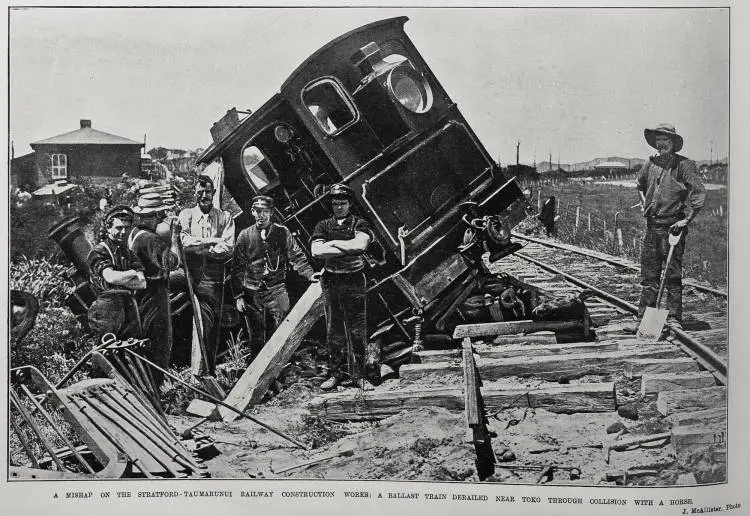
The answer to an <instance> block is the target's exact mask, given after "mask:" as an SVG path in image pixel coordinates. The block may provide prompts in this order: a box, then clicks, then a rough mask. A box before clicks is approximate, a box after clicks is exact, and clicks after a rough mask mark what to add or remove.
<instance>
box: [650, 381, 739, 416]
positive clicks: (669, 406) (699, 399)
mask: <svg viewBox="0 0 750 516" xmlns="http://www.w3.org/2000/svg"><path fill="white" fill-rule="evenodd" d="M726 404H727V389H726V387H707V388H705V389H688V390H684V391H667V392H661V393H659V397H658V398H657V399H656V409H657V410H658V411H659V413H661V415H662V416H668V415H670V414H674V413H675V412H690V411H695V410H708V409H711V408H716V407H725V406H726Z"/></svg>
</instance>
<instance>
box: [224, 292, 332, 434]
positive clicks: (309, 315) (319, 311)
mask: <svg viewBox="0 0 750 516" xmlns="http://www.w3.org/2000/svg"><path fill="white" fill-rule="evenodd" d="M322 315H323V297H322V291H321V288H320V283H312V284H310V286H309V287H308V288H307V291H305V293H304V294H303V295H302V297H301V298H300V299H299V301H297V303H296V304H295V305H294V306H293V307H292V309H291V311H290V312H289V314H288V315H287V316H286V318H285V319H284V320H283V321H282V322H281V324H280V325H279V327H278V328H277V329H276V331H275V332H274V333H273V335H271V338H270V339H269V340H268V342H266V345H265V346H263V349H261V351H260V353H259V354H258V356H257V357H256V358H255V360H253V362H252V363H251V364H250V367H248V368H247V370H245V372H244V373H243V375H242V376H241V377H240V379H239V381H238V382H237V383H236V384H235V386H234V388H232V390H231V392H230V393H229V396H227V398H226V400H224V401H225V402H226V403H228V404H229V405H232V406H233V407H236V408H237V409H239V410H242V411H245V410H246V409H247V408H248V407H249V406H251V405H253V404H256V403H258V402H259V401H260V400H261V399H262V398H263V395H264V394H265V393H266V391H267V390H268V387H269V386H270V385H271V383H272V382H273V381H274V380H275V379H276V377H277V376H278V375H279V373H280V372H281V370H282V369H283V368H284V366H285V365H286V363H287V362H288V361H289V358H291V356H292V354H293V353H294V352H295V350H296V349H297V347H299V345H300V343H301V342H302V339H303V338H304V337H305V335H307V332H308V331H310V329H311V328H312V327H313V325H314V324H315V323H316V322H317V320H318V319H320V317H321V316H322ZM219 412H220V414H221V417H222V419H224V421H234V420H235V419H237V417H238V416H237V414H235V413H234V412H232V411H231V410H229V409H228V408H226V407H221V408H220V409H219Z"/></svg>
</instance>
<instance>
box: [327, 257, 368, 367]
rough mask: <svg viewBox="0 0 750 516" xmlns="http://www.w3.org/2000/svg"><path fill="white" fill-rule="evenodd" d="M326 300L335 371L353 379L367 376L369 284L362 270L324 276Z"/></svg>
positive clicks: (331, 359)
mask: <svg viewBox="0 0 750 516" xmlns="http://www.w3.org/2000/svg"><path fill="white" fill-rule="evenodd" d="M321 282H322V284H321V287H322V289H323V300H324V303H325V314H326V329H327V330H328V336H327V343H328V353H329V361H330V367H331V372H332V374H334V375H338V376H341V373H343V372H348V374H349V376H350V377H351V378H352V379H355V380H357V379H360V378H364V377H365V349H366V343H367V288H366V283H365V275H364V273H362V272H353V273H347V274H334V273H329V272H326V273H325V274H324V275H323V278H322V279H321Z"/></svg>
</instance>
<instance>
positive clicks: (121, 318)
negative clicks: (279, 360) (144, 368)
mask: <svg viewBox="0 0 750 516" xmlns="http://www.w3.org/2000/svg"><path fill="white" fill-rule="evenodd" d="M166 190H167V189H166V188H165V187H162V186H158V185H153V186H150V187H147V188H143V189H142V190H141V191H140V192H139V198H138V202H137V205H136V206H134V207H132V208H131V207H129V206H124V205H119V206H114V207H112V208H110V209H109V210H107V211H106V212H105V213H104V215H103V218H102V226H101V235H100V242H99V243H97V244H96V245H95V246H94V248H93V250H92V252H91V254H90V255H89V265H90V267H91V276H92V277H91V283H92V285H93V286H94V289H95V291H96V292H97V296H98V297H97V300H96V301H95V302H94V303H93V305H92V306H91V308H90V309H89V324H90V326H91V329H92V330H93V331H94V332H95V333H97V334H100V335H102V334H104V333H114V334H115V335H117V336H118V337H119V338H128V337H136V338H148V339H149V341H150V345H149V347H148V358H149V359H150V360H151V361H153V362H154V363H155V364H156V365H158V366H159V367H160V368H163V369H166V368H167V367H168V366H169V363H170V360H171V356H172V342H173V340H172V321H171V307H170V292H172V293H176V292H185V293H189V292H191V291H192V293H193V295H194V296H193V299H195V300H196V304H198V306H199V311H200V318H199V321H200V324H199V325H200V326H201V327H202V332H201V333H202V340H203V343H204V349H205V352H206V355H207V356H206V357H204V358H205V360H204V361H203V362H202V364H204V365H203V366H202V367H203V368H204V369H205V374H213V372H214V368H215V365H216V354H217V348H218V343H219V333H220V331H219V322H220V319H221V310H222V303H223V298H224V287H225V284H226V281H225V279H226V274H227V270H228V271H229V274H230V279H231V281H230V282H229V288H231V292H232V296H233V297H234V300H235V305H236V308H237V310H238V311H239V312H240V313H241V314H242V315H243V316H244V317H246V318H247V319H246V321H247V322H248V325H247V326H248V330H249V332H250V333H251V345H252V348H253V349H254V350H255V351H256V352H257V351H258V350H259V349H260V348H261V347H262V346H263V344H264V343H265V342H266V340H267V339H268V338H269V337H270V336H271V334H272V333H273V331H274V330H275V329H276V328H277V327H278V326H279V325H280V324H281V322H282V321H283V320H284V318H285V316H286V315H287V314H288V312H289V310H290V302H289V295H288V292H287V272H288V271H289V270H292V269H293V270H294V271H296V272H297V274H299V276H301V277H302V278H304V279H306V280H307V281H309V282H318V281H320V282H321V288H322V292H323V299H324V305H325V317H326V327H327V344H328V356H329V376H328V377H327V379H326V380H325V381H323V383H322V384H321V388H322V389H324V390H330V389H333V388H334V387H336V386H337V385H342V386H345V387H346V386H350V387H358V388H361V389H365V390H370V389H372V385H371V384H370V382H369V381H368V380H367V378H366V374H365V371H366V368H365V350H366V342H367V330H366V310H367V302H366V300H367V294H366V284H365V275H364V268H365V262H364V259H363V254H364V253H365V251H366V250H367V247H368V245H369V243H370V241H371V240H372V238H373V236H372V232H371V230H370V228H369V226H368V223H367V221H365V220H364V219H362V218H360V217H357V216H356V215H354V214H353V213H352V201H353V192H352V190H351V189H350V188H349V187H348V186H346V185H343V184H335V185H332V186H331V187H330V189H329V191H328V198H329V200H330V204H331V212H332V214H333V215H332V217H330V218H327V219H324V220H322V221H320V222H319V223H318V224H317V225H316V226H315V229H314V231H313V233H312V237H311V239H310V250H311V254H312V256H313V257H314V258H316V259H319V260H321V261H322V262H323V264H324V268H323V270H322V272H318V273H316V272H314V271H313V268H312V267H311V266H310V264H309V262H308V260H307V257H306V255H305V253H304V252H303V251H302V250H301V249H300V247H299V245H298V244H297V241H296V239H295V238H294V236H293V235H292V233H291V231H290V230H289V229H288V228H287V227H285V226H283V225H281V224H278V223H276V222H274V221H273V220H272V218H273V213H274V200H273V198H272V197H270V196H267V195H257V196H255V197H253V199H252V205H251V211H252V215H253V217H254V219H255V223H254V224H252V225H251V226H249V227H247V228H245V229H243V230H242V231H241V232H240V233H239V235H237V236H236V241H235V225H234V219H233V217H232V216H231V214H230V213H229V212H228V211H224V210H221V209H218V208H216V207H215V206H214V195H215V192H216V187H215V185H214V183H213V181H212V180H211V178H210V177H208V176H206V175H199V176H198V178H197V181H196V184H195V201H196V204H195V206H194V207H191V208H185V209H182V210H181V211H179V213H178V214H177V215H176V216H175V213H176V206H175V203H174V196H173V195H171V194H169V193H167V192H166ZM230 258H231V262H230ZM228 264H230V265H228ZM155 373H156V379H157V381H158V382H160V381H161V378H162V375H161V374H160V373H159V372H158V371H156V372H155Z"/></svg>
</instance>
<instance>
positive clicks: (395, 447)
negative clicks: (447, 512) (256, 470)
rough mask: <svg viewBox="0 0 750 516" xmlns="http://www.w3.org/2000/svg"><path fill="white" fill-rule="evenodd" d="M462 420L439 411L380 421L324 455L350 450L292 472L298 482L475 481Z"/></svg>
mask: <svg viewBox="0 0 750 516" xmlns="http://www.w3.org/2000/svg"><path fill="white" fill-rule="evenodd" d="M463 427H464V419H463V415H462V414H454V413H451V412H448V411H447V410H445V409H443V408H439V407H422V408H419V409H416V410H411V411H404V412H402V413H400V414H397V415H395V416H392V417H389V418H387V419H384V420H383V421H381V422H380V423H379V424H377V425H376V426H373V427H372V428H371V429H370V430H368V431H365V432H361V433H358V434H356V435H351V436H348V437H345V438H343V439H341V440H339V441H338V442H336V444H335V445H334V446H332V447H331V448H330V449H328V450H327V451H326V454H328V453H336V452H342V451H344V450H353V454H352V455H351V456H348V457H338V458H336V459H332V460H329V461H326V462H325V463H321V464H319V465H315V466H312V467H310V468H309V469H307V470H306V471H299V472H296V473H295V474H294V475H293V476H295V477H299V478H325V479H347V478H349V479H387V480H457V481H464V480H469V481H477V480H478V479H477V478H476V467H475V465H474V461H475V458H476V455H475V453H474V448H473V447H472V446H471V445H469V444H465V443H463V442H462V436H463V434H464V432H463Z"/></svg>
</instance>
